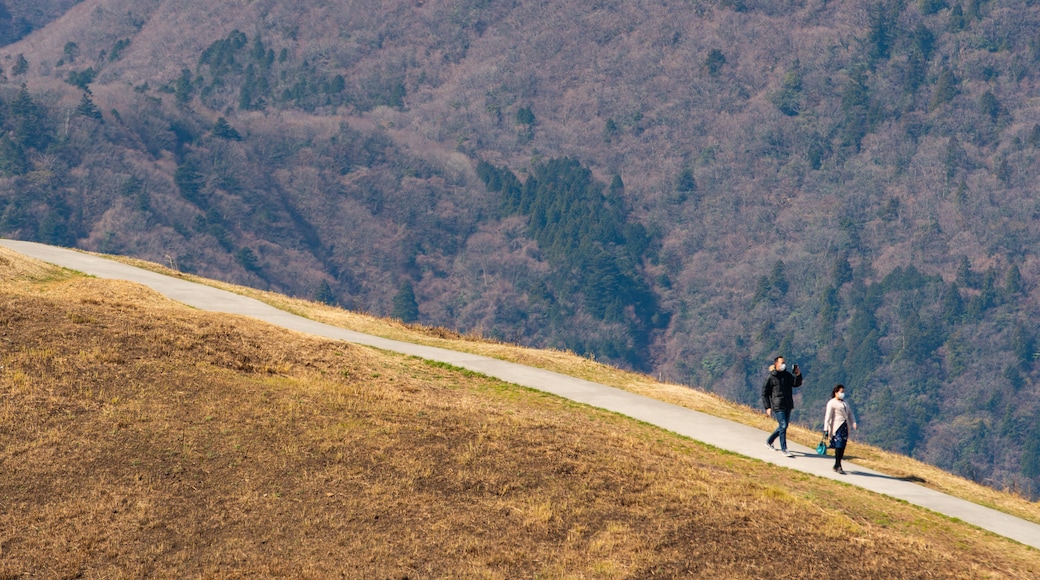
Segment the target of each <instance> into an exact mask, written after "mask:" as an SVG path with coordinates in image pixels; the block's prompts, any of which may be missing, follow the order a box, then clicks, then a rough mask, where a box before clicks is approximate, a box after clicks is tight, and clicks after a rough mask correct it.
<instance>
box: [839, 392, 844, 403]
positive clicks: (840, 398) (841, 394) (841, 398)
mask: <svg viewBox="0 0 1040 580" xmlns="http://www.w3.org/2000/svg"><path fill="white" fill-rule="evenodd" d="M838 400H839V401H843V400H845V393H838Z"/></svg>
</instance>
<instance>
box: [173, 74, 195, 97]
mask: <svg viewBox="0 0 1040 580" xmlns="http://www.w3.org/2000/svg"><path fill="white" fill-rule="evenodd" d="M193 92H194V87H192V84H191V71H190V70H188V69H186V68H185V69H181V76H179V77H177V85H176V86H175V87H174V91H173V95H174V99H176V101H177V104H178V105H181V106H184V105H187V104H188V103H190V102H191V96H192V93H193Z"/></svg>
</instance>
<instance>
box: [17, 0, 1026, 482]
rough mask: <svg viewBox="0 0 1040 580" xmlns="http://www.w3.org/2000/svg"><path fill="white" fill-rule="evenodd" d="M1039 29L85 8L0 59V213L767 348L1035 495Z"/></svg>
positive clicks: (386, 288)
mask: <svg viewBox="0 0 1040 580" xmlns="http://www.w3.org/2000/svg"><path fill="white" fill-rule="evenodd" d="M41 6H42V5H41ZM47 6H51V5H50V4H47ZM54 6H57V4H55V5H54ZM51 12H52V13H55V14H56V13H58V12H60V10H57V9H55V10H52V11H51ZM1038 31H1040V7H1038V6H1036V5H1034V4H1033V3H1032V2H1028V1H1026V0H969V1H964V2H953V1H949V2H940V1H931V0H919V1H914V2H909V1H906V0H884V1H880V2H873V3H862V2H854V1H841V2H839V1H828V2H822V1H814V0H806V1H792V2H780V3H777V2H765V1H753V0H740V1H733V0H720V1H718V2H713V1H708V0H703V1H691V2H682V3H669V4H661V3H647V2H638V1H625V2H621V1H604V2H594V3H592V4H574V3H563V2H557V3H542V4H537V5H533V4H524V3H518V2H486V1H481V0H431V1H425V2H422V3H418V2H414V1H408V2H405V1H400V2H382V3H380V4H379V5H378V6H376V7H373V6H371V5H370V3H369V4H366V3H359V2H351V1H339V2H319V1H303V2H293V3H287V2H280V1H276V0H262V1H261V0H257V1H253V2H230V1H228V2H201V1H197V0H177V1H174V0H147V1H130V0H86V1H84V2H81V3H78V4H76V5H74V6H71V7H70V8H69V9H68V10H67V11H65V12H64V13H63V15H62V16H61V17H60V18H57V19H55V20H53V21H51V22H50V23H49V24H48V25H47V26H46V27H44V28H41V29H39V30H35V31H34V32H33V33H32V34H30V35H29V36H26V37H25V38H23V39H21V40H20V41H19V42H17V43H15V44H12V45H9V46H7V47H4V49H3V51H2V52H0V64H2V66H3V68H4V71H5V77H4V78H5V80H3V82H2V83H0V113H2V115H0V234H3V235H7V236H14V237H19V238H24V239H35V240H40V241H46V242H51V243H58V244H64V245H75V246H79V247H83V248H88V249H93V250H100V251H105V252H118V253H122V254H127V255H134V256H139V257H144V258H148V259H150V260H153V261H156V262H162V263H164V264H167V265H169V266H171V267H173V268H176V269H179V270H182V271H187V272H197V273H200V274H203V275H207V276H213V277H221V278H222V279H224V280H228V281H232V282H238V283H247V284H250V285H253V286H256V287H258V288H265V289H273V290H277V291H280V292H285V293H290V294H294V295H298V296H304V297H314V298H320V299H321V300H323V301H326V302H330V303H338V304H341V305H344V306H348V307H351V308H355V309H358V310H361V311H365V312H371V313H375V314H380V315H394V316H396V317H399V318H402V319H404V320H409V321H412V320H418V321H420V322H423V323H426V324H432V325H436V326H443V327H447V328H452V329H458V330H460V331H463V332H474V333H480V334H483V335H486V336H491V337H494V338H497V339H501V340H507V341H509V342H516V343H521V344H526V345H533V346H538V347H556V348H565V349H570V350H573V351H575V352H578V353H581V354H585V355H589V356H594V357H596V358H598V359H600V360H608V361H611V362H613V363H615V364H621V365H624V366H626V367H628V368H633V369H638V370H642V371H652V372H653V373H655V374H657V375H659V376H663V377H666V378H668V379H670V380H673V381H676V382H683V383H686V384H692V385H700V386H704V387H706V388H709V389H711V390H713V391H714V392H716V393H719V394H722V395H724V396H726V397H727V398H729V399H731V400H735V401H740V402H744V403H753V402H755V401H756V399H757V396H758V395H757V388H758V386H759V385H760V382H761V378H762V374H763V369H764V367H765V366H766V361H767V360H768V359H769V358H770V357H771V356H774V355H776V354H777V353H778V352H783V353H784V354H786V355H787V356H788V358H789V359H791V360H792V361H796V362H799V363H800V364H801V366H802V368H803V369H805V371H806V374H807V376H809V377H811V378H812V380H811V381H810V382H809V384H807V387H806V388H805V392H804V394H803V399H804V400H803V401H802V402H801V404H800V408H801V409H805V410H810V411H801V410H800V411H798V412H797V416H796V419H797V420H798V421H800V422H802V423H803V424H806V425H812V424H815V423H818V422H819V418H818V413H816V412H815V411H811V410H815V409H819V408H820V407H821V406H822V402H823V400H824V399H825V398H826V396H827V394H828V393H829V392H830V388H831V386H832V385H833V384H835V383H838V382H841V383H844V384H846V385H847V386H848V387H849V391H850V396H851V397H852V400H853V402H854V404H857V405H859V408H860V409H861V411H862V412H861V415H862V416H864V417H865V418H867V419H868V420H865V421H864V423H863V433H864V436H865V437H866V438H867V439H869V440H870V441H871V442H873V443H876V444H878V445H881V446H884V447H885V448H887V449H890V450H894V451H898V452H902V453H906V454H911V455H913V456H914V457H916V458H919V459H922V460H925V461H928V462H930V463H932V464H934V465H937V466H940V467H943V468H946V469H949V470H952V471H955V472H956V473H958V474H960V475H963V476H965V477H968V478H971V479H973V480H975V481H978V482H986V483H987V484H989V485H994V486H997V487H1000V488H1004V489H1010V490H1017V491H1020V492H1022V493H1024V494H1028V495H1030V496H1032V497H1037V494H1040V488H1038V487H1037V485H1038V484H1037V482H1038V481H1040V480H1038V476H1040V421H1038V419H1037V417H1040V413H1038V412H1037V411H1038V409H1037V406H1036V405H1037V403H1036V401H1038V400H1040V397H1037V396H1036V394H1037V393H1036V389H1037V388H1038V387H1037V385H1040V366H1038V365H1037V359H1038V357H1037V352H1038V350H1040V348H1038V346H1037V345H1038V344H1040V343H1038V339H1040V323H1038V322H1037V321H1038V320H1040V316H1038V311H1040V300H1038V295H1037V293H1036V291H1037V288H1038V286H1037V281H1038V277H1040V262H1037V261H1036V259H1035V256H1034V255H1033V253H1032V250H1031V248H1034V247H1036V246H1037V244H1038V243H1040V229H1038V228H1037V220H1036V215H1037V211H1036V210H1037V208H1036V203H1035V200H1034V197H1035V196H1034V195H1033V193H1034V192H1033V191H1032V190H1033V184H1034V183H1035V182H1036V180H1037V177H1038V175H1037V171H1038V169H1037V168H1038V167H1040V164H1038V163H1036V161H1037V159H1038V156H1040V110H1038V109H1037V103H1036V102H1035V99H1033V98H1032V97H1031V95H1034V94H1036V91H1037V79H1038V77H1037V75H1036V70H1037V67H1036V64H1037V63H1038V62H1040V48H1038V47H1040V45H1038V43H1037V42H1036V38H1037V37H1038ZM23 83H24V88H23Z"/></svg>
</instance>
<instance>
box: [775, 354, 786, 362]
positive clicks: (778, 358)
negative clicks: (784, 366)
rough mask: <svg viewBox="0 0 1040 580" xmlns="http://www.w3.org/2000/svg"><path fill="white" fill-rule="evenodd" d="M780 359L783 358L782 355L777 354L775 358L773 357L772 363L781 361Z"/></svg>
mask: <svg viewBox="0 0 1040 580" xmlns="http://www.w3.org/2000/svg"><path fill="white" fill-rule="evenodd" d="M782 358H784V355H782V354H778V355H776V356H775V357H773V362H776V361H778V360H780V359H782Z"/></svg>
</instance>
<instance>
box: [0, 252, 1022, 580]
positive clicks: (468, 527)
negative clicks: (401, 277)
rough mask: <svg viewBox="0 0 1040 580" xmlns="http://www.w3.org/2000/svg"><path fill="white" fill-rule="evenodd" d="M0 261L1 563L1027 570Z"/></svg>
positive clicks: (649, 435) (962, 573)
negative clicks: (0, 408) (0, 401)
mask: <svg viewBox="0 0 1040 580" xmlns="http://www.w3.org/2000/svg"><path fill="white" fill-rule="evenodd" d="M0 261H2V263H3V268H2V269H0V300H2V302H0V325H2V329H3V340H4V345H5V348H4V351H3V356H2V359H3V360H2V361H0V364H2V365H3V368H2V371H0V396H2V398H3V413H2V415H0V430H2V432H3V433H4V440H5V445H4V448H3V450H2V451H0V465H2V466H3V469H4V472H5V477H4V478H3V480H2V481H0V519H2V521H3V525H2V526H0V529H2V530H3V532H2V536H0V546H2V552H0V571H2V572H3V574H5V575H6V576H7V577H18V576H20V575H28V574H30V573H35V574H39V575H43V576H47V577H67V576H73V575H82V576H92V575H115V576H119V577H121V576H128V577H129V576H142V575H143V576H153V575H158V576H167V575H177V576H209V575H213V574H220V575H224V576H230V577H239V576H255V575H265V576H293V577H328V576H329V575H331V574H336V573H339V574H345V575H346V576H348V577H356V576H368V577H374V576H378V577H404V576H408V577H426V576H467V577H487V578H506V577H517V576H521V577H524V576H536V575H538V576H548V577H608V578H609V577H615V578H622V577H647V576H649V575H653V574H663V575H668V576H673V575H681V574H687V575H711V576H715V577H747V578H751V577H762V576H763V575H765V576H770V577H804V576H805V575H806V574H843V575H845V574H847V575H854V574H856V575H863V576H873V577H895V578H898V577H911V576H915V575H916V574H917V572H918V571H920V570H922V569H928V570H930V571H933V572H934V574H935V576H936V577H951V578H953V577H965V578H967V577H972V578H977V577H991V578H1003V577H1008V578H1010V577H1021V576H1025V575H1028V574H1029V571H1030V570H1035V569H1036V568H1037V567H1038V566H1040V560H1038V556H1037V553H1036V551H1035V550H1030V549H1025V548H1023V547H1021V546H1019V545H1016V544H1014V543H1012V542H1009V541H1006V540H1003V539H1000V538H996V537H994V536H993V535H991V534H988V533H982V532H979V531H977V530H973V529H971V528H969V527H967V526H965V525H963V524H961V523H958V522H954V521H949V520H947V519H945V518H941V517H938V516H936V515H934V514H930V513H927V512H924V511H922V510H918V509H914V508H911V507H909V506H907V505H906V504H903V503H900V502H895V501H890V500H886V499H884V498H879V497H877V496H875V495H873V494H870V493H865V492H862V491H859V490H856V489H854V488H850V487H848V486H845V485H842V484H840V483H836V482H831V481H823V480H818V479H816V478H810V477H807V476H804V475H801V474H796V473H793V472H788V471H786V470H784V469H780V468H776V467H772V466H768V465H763V464H761V463H759V462H756V461H751V460H746V459H742V458H740V457H736V456H733V455H730V454H725V453H720V452H718V451H716V450H713V449H711V448H708V447H706V446H703V445H699V444H696V443H693V442H691V441H688V440H685V439H682V438H679V437H675V436H672V435H669V434H668V433H664V432H661V431H659V430H657V429H653V428H651V427H649V426H646V425H642V424H637V423H635V422H632V421H629V420H625V419H622V418H620V417H617V416H615V415H611V414H608V413H602V412H598V411H595V410H593V409H589V408H586V407H583V406H579V405H574V404H570V403H567V402H565V401H562V400H559V399H556V398H553V397H549V396H545V395H542V394H539V393H536V392H532V391H529V390H526V389H521V388H516V387H513V386H511V385H507V384H503V383H501V382H499V381H494V380H490V379H487V378H484V377H480V376H474V375H472V374H471V373H465V372H460V371H456V370H453V369H451V368H444V367H441V366H438V365H431V364H428V363H425V362H423V361H421V360H416V359H413V358H408V357H402V356H395V355H389V354H386V353H380V352H377V351H374V350H371V349H367V348H361V347H354V346H350V345H346V344H342V343H331V342H328V341H324V340H318V339H312V338H308V337H303V336H300V335H296V334H293V333H288V332H283V331H280V330H277V329H273V328H271V327H269V326H266V325H263V324H258V323H255V322H251V321H249V320H245V319H239V318H234V317H227V316H217V315H211V314H205V313H200V312H198V311H194V310H192V309H189V308H185V307H182V306H179V305H177V304H174V303H171V302H168V301H166V300H165V299H163V298H161V297H159V296H157V295H155V294H153V293H152V292H150V291H148V290H146V289H143V288H141V287H139V286H136V285H132V284H127V283H120V282H109V281H100V280H95V279H89V278H83V277H80V276H76V275H73V274H71V273H69V272H67V271H59V270H56V269H54V268H51V267H48V266H45V265H42V264H40V263H38V262H34V261H31V260H27V259H24V258H22V257H20V256H18V255H17V254H14V253H12V252H9V251H6V250H0ZM835 546H840V547H841V549H840V551H837V550H836V549H835Z"/></svg>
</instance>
